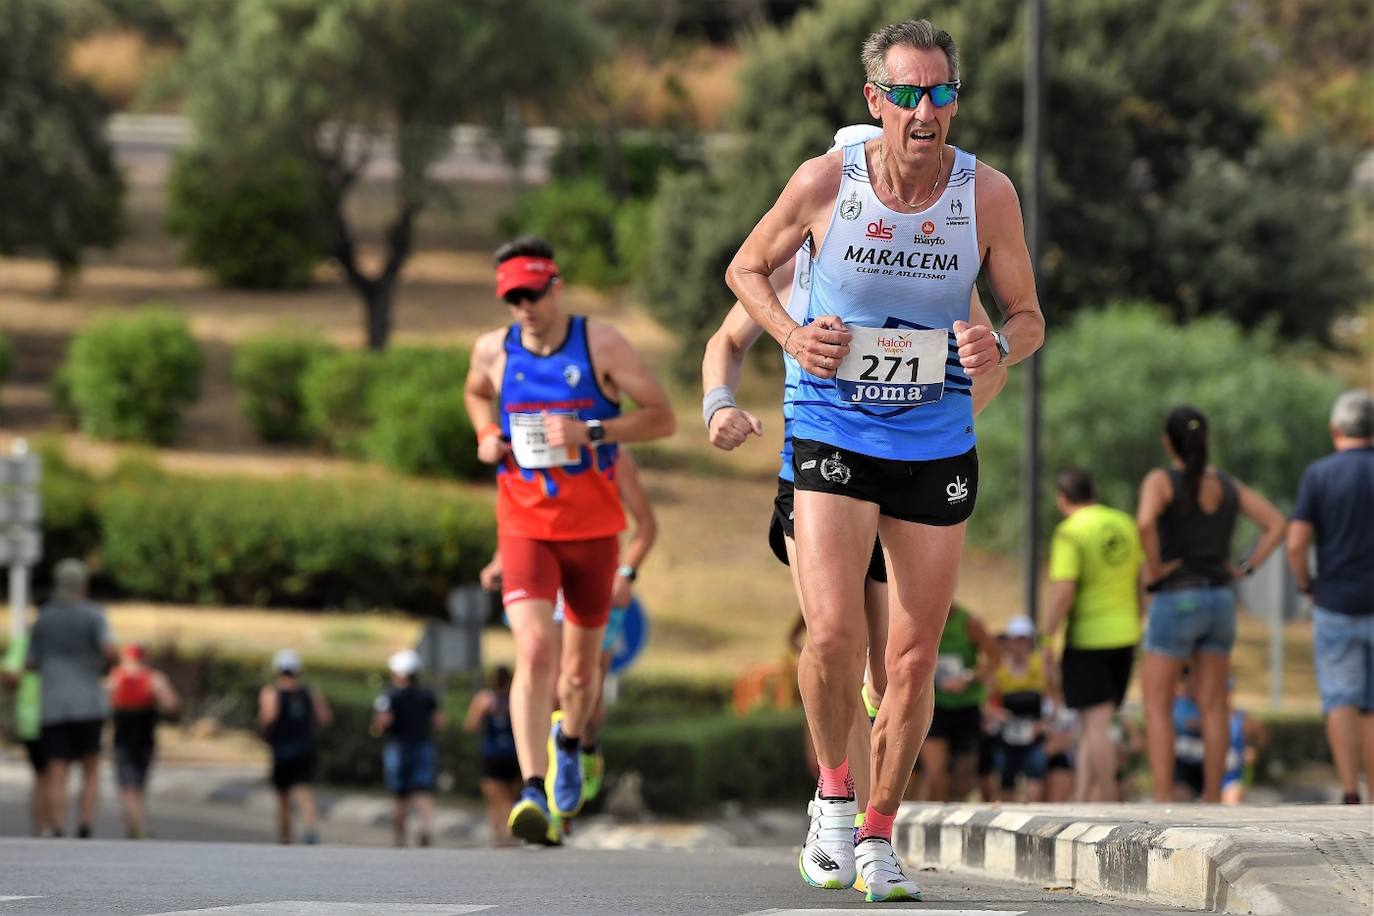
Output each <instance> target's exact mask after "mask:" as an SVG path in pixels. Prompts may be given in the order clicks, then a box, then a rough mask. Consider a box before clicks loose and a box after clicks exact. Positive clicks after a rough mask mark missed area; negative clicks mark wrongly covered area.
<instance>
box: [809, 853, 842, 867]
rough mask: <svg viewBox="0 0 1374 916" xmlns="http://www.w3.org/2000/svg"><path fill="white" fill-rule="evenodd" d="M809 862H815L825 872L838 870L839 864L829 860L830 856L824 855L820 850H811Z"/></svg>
mask: <svg viewBox="0 0 1374 916" xmlns="http://www.w3.org/2000/svg"><path fill="white" fill-rule="evenodd" d="M811 861H812V862H815V863H816V864H817V865H819V866H820V867H821V868H823V869H824V870H826V871H839V870H840V863H839V862H836V861H835V860H834V859H832V858H830V856H828V855H826V854H825V851H824V850H821V849H813V850H811Z"/></svg>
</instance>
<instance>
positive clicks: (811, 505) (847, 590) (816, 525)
mask: <svg viewBox="0 0 1374 916" xmlns="http://www.w3.org/2000/svg"><path fill="white" fill-rule="evenodd" d="M796 504H797V518H796V530H797V560H798V569H799V572H800V575H801V584H802V591H803V592H804V593H805V594H806V596H807V600H806V602H805V603H804V605H803V607H802V613H803V614H804V615H805V616H806V645H805V647H804V648H803V649H802V654H801V659H800V660H799V662H798V664H797V682H798V685H799V686H800V687H801V695H802V704H803V705H804V706H805V708H806V719H807V723H808V725H809V726H810V728H811V737H812V739H813V740H814V741H815V744H816V757H817V759H819V760H820V763H821V765H822V766H826V767H836V766H839V765H840V763H841V762H842V761H843V760H844V759H845V746H846V744H847V742H848V737H849V731H850V727H851V725H852V723H853V718H854V712H855V706H856V703H855V699H854V698H855V697H857V696H858V695H859V686H860V684H861V683H862V681H863V653H864V649H865V646H866V644H867V637H866V634H865V629H864V623H863V600H864V599H863V584H864V573H865V571H866V570H867V569H868V559H869V556H870V555H871V553H872V549H873V536H874V533H875V529H876V527H877V519H878V507H877V505H876V504H874V503H868V502H862V501H860V500H857V499H850V498H849V497H846V496H836V495H834V494H832V493H817V492H814V491H808V490H798V491H797V494H796ZM850 769H851V772H852V770H853V768H852V767H851V768H850Z"/></svg>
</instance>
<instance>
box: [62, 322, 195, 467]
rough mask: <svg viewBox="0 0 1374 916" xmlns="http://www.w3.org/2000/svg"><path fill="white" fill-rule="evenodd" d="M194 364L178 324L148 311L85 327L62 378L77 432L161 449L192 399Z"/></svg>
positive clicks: (190, 342)
mask: <svg viewBox="0 0 1374 916" xmlns="http://www.w3.org/2000/svg"><path fill="white" fill-rule="evenodd" d="M201 361H202V360H201V354H200V349H199V348H198V347H197V346H196V342H195V340H194V339H193V338H192V337H191V332H190V330H189V329H188V328H187V326H186V322H185V320H183V319H182V318H181V316H179V315H177V314H175V313H173V312H171V311H169V310H166V309H161V308H156V307H152V308H144V309H142V310H140V311H139V312H138V313H136V314H133V315H129V316H117V317H106V318H102V319H98V320H97V321H95V322H94V323H92V324H91V325H90V326H89V327H87V328H86V329H85V330H83V331H82V332H81V333H80V334H78V335H77V336H76V339H75V340H74V341H72V346H71V350H70V351H69V353H68V356H67V365H66V366H65V367H64V369H63V373H64V375H65V378H66V383H67V384H68V385H69V388H70V392H71V401H72V404H73V405H74V406H75V408H76V413H77V416H78V417H79V419H80V423H81V429H82V430H83V431H84V432H86V433H89V434H90V435H92V436H95V437H96V438H100V439H122V440H133V441H138V442H149V443H153V444H158V445H162V444H166V443H168V442H170V441H171V440H172V439H173V437H174V436H175V435H176V431H177V428H178V425H179V423H180V411H181V408H182V407H183V406H185V405H186V404H189V403H191V402H192V401H194V400H195V399H196V398H197V397H199V395H200V370H201Z"/></svg>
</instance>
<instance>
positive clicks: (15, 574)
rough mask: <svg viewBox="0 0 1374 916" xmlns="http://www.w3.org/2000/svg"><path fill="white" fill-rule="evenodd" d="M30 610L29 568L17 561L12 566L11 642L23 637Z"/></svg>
mask: <svg viewBox="0 0 1374 916" xmlns="http://www.w3.org/2000/svg"><path fill="white" fill-rule="evenodd" d="M28 610H29V568H28V567H27V566H25V565H24V564H23V563H15V564H14V565H12V566H11V567H10V642H14V641H15V640H18V639H22V638H23V636H24V626H25V624H27V623H28Z"/></svg>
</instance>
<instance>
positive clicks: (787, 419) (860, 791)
mask: <svg viewBox="0 0 1374 916" xmlns="http://www.w3.org/2000/svg"><path fill="white" fill-rule="evenodd" d="M881 135H882V130H881V128H879V127H877V126H875V125H871V124H851V125H849V126H848V127H842V128H840V129H839V130H838V131H836V133H835V140H834V143H833V144H832V145H831V147H830V151H831V152H834V151H835V150H838V149H842V148H843V147H845V146H850V145H853V144H854V143H862V142H866V141H868V140H872V139H875V138H877V137H880V136H881ZM809 259H810V255H809V251H808V250H807V248H806V246H803V248H802V251H801V252H800V253H799V254H798V256H797V257H796V258H794V259H792V260H791V261H788V262H787V263H786V264H784V265H783V266H782V267H781V268H779V269H778V270H777V272H775V273H774V274H773V275H772V277H771V282H772V284H773V289H774V290H775V291H776V292H777V293H778V299H779V301H780V302H782V304H783V306H784V307H785V308H786V309H787V311H788V314H790V315H791V316H792V317H793V319H794V320H805V317H806V312H807V305H808V298H809V297H808V295H807V291H808V287H809V281H808V279H807V278H806V276H805V271H808V270H809V269H810V264H809ZM798 264H800V268H801V270H802V272H803V273H800V274H799V273H797V271H796V267H797V265H798ZM969 309H970V314H971V315H972V316H973V320H974V322H975V323H978V324H987V323H988V317H987V311H986V310H985V309H984V308H983V303H982V302H981V301H980V300H979V298H978V295H977V293H976V292H975V293H974V294H973V296H972V298H971V299H970V300H969ZM762 333H763V328H762V327H760V326H759V325H758V323H757V322H755V321H754V319H753V318H751V317H750V316H749V312H748V311H746V310H745V308H744V306H743V305H741V304H740V303H739V302H736V303H735V304H734V306H733V307H732V308H731V309H730V311H729V313H728V314H727V315H726V316H725V320H724V321H723V322H721V325H720V328H719V329H718V330H717V331H716V333H715V334H713V335H711V338H710V340H708V341H707V342H706V352H705V355H704V356H703V357H702V361H701V383H702V392H703V399H702V418H703V420H704V421H705V423H706V430H707V433H708V435H709V438H710V441H711V444H712V445H714V446H715V447H716V448H718V449H721V450H722V451H727V452H728V451H732V450H734V449H736V448H739V447H740V446H742V445H744V444H745V442H746V441H747V440H748V438H749V437H750V436H751V435H757V436H762V435H763V424H762V423H761V422H760V421H759V419H758V418H757V417H755V416H754V415H753V414H751V413H749V412H748V411H747V410H744V409H743V408H741V407H739V406H738V405H737V404H735V402H734V391H735V389H736V388H737V387H738V386H739V380H740V372H741V371H742V369H743V366H744V357H745V354H747V353H748V352H749V349H750V348H751V347H752V346H753V345H754V343H755V342H756V341H757V340H758V339H759V336H760V335H761V334H762ZM785 368H786V370H787V377H786V380H785V383H784V386H783V432H782V434H783V448H782V467H781V468H780V469H779V472H778V495H777V498H776V499H775V500H774V506H773V512H772V515H773V519H772V525H771V526H770V528H769V532H768V540H769V546H770V547H772V548H773V551H774V554H775V555H777V557H778V559H779V560H780V561H781V562H783V563H784V564H785V565H787V566H788V567H789V571H790V572H791V574H792V586H793V588H794V589H795V591H796V596H797V606H798V608H801V609H802V612H803V620H804V619H805V602H804V600H803V593H802V590H801V582H800V579H799V578H798V575H797V566H796V562H795V560H796V543H795V536H794V533H793V526H792V517H791V516H792V514H793V513H792V508H793V498H794V492H793V485H792V448H791V442H790V441H789V440H790V437H791V434H792V433H791V425H792V424H791V416H792V412H791V401H792V398H793V393H794V391H795V389H796V379H795V377H794V375H795V370H796V365H795V361H794V360H792V359H791V357H787V358H786V359H785ZM1006 380H1007V372H1006V369H1004V368H1000V367H999V368H998V369H997V371H996V372H994V373H991V374H989V375H980V376H979V377H978V378H977V379H975V380H974V383H973V412H974V414H975V415H977V414H978V413H979V412H980V411H981V410H982V409H983V408H984V407H986V406H987V405H988V403H989V402H991V401H992V399H993V398H994V397H996V396H997V394H998V392H1000V391H1001V390H1002V387H1003V386H1004V385H1005V384H1006ZM864 617H865V622H866V624H867V631H868V652H867V659H868V671H867V674H866V676H865V679H864V680H865V683H864V689H863V696H862V697H861V698H860V700H861V702H862V703H863V706H864V711H863V714H862V716H856V717H855V720H854V723H853V726H852V727H851V729H850V737H849V744H848V749H847V753H848V755H849V758H850V760H851V762H852V768H851V772H852V774H853V777H854V786H855V796H856V800H857V802H858V804H859V805H866V804H867V802H868V777H869V770H868V762H869V731H870V723H869V721H868V719H869V717H870V716H872V715H874V714H875V713H876V710H877V707H878V705H879V703H881V701H882V696H883V693H884V692H885V691H886V690H887V668H886V667H885V665H884V654H885V653H884V650H885V648H886V646H887V574H886V566H885V564H884V561H883V555H882V547H881V544H880V543H879V542H877V541H875V543H874V556H873V558H872V559H871V560H870V561H869V569H868V575H867V576H866V577H865V581H864Z"/></svg>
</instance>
